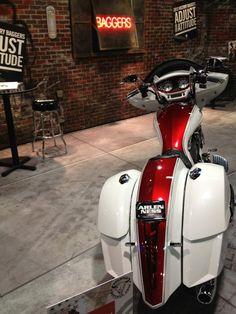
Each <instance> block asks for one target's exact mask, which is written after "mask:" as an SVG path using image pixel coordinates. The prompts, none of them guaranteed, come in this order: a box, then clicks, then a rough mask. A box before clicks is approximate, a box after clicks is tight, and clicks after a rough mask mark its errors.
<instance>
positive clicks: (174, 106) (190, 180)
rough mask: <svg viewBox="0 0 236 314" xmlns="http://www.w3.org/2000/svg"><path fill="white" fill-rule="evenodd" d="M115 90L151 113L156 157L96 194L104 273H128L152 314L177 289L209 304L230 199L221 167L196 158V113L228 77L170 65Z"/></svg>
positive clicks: (199, 148)
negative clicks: (129, 86) (125, 91)
mask: <svg viewBox="0 0 236 314" xmlns="http://www.w3.org/2000/svg"><path fill="white" fill-rule="evenodd" d="M122 83H133V84H136V88H135V89H134V90H133V91H131V92H130V93H129V94H128V96H127V100H128V102H129V103H130V104H132V105H133V106H135V107H138V108H141V109H146V110H147V111H156V115H155V117H154V127H155V129H156V131H157V135H158V137H159V141H160V143H161V154H160V155H157V156H155V157H153V158H151V159H150V160H148V161H147V163H146V165H145V166H144V169H143V171H142V172H140V171H138V170H135V169H131V170H128V171H124V172H121V173H118V174H116V175H114V176H112V177H110V178H109V179H108V180H107V181H106V182H105V184H104V186H103V188H102V191H101V195H100V200H99V207H98V229H99V231H100V233H101V243H102V250H103V256H104V261H105V267H106V271H107V272H108V273H109V274H110V275H112V276H113V277H117V276H119V275H121V274H124V273H127V272H129V271H133V280H134V284H135V285H136V286H137V288H138V289H139V290H140V292H141V294H142V297H143V300H144V302H145V303H146V304H147V305H148V306H149V307H150V308H153V309H156V308H158V307H160V306H163V305H164V304H165V303H166V302H167V300H168V299H169V297H170V296H171V295H172V294H173V293H174V292H175V291H176V290H177V288H178V287H179V286H180V285H182V284H183V285H185V286H186V287H188V288H193V287H195V288H196V297H197V300H198V301H199V302H200V303H201V304H205V305H207V304H210V303H211V302H212V301H213V299H214V297H215V295H216V287H217V277H218V276H219V275H220V273H221V271H222V269H223V265H224V257H225V250H226V247H227V230H228V227H229V224H230V221H231V219H232V215H233V211H234V192H233V188H232V186H231V185H230V184H229V180H228V177H227V171H228V162H227V160H226V159H225V158H223V157H221V156H219V155H216V154H212V152H210V151H208V152H205V153H204V152H203V146H204V136H203V132H202V128H201V121H202V108H203V107H204V106H205V105H206V104H208V103H210V101H212V100H213V99H214V98H216V97H217V96H219V95H220V94H221V93H222V92H223V91H224V90H225V88H226V86H227V83H228V74H224V73H215V72H208V71H207V69H206V68H203V67H202V66H200V65H198V64H196V63H194V62H192V61H189V60H185V59H174V60H170V61H167V62H164V63H162V64H161V65H159V66H157V67H156V68H155V69H154V70H153V71H152V72H151V73H150V74H149V75H148V76H147V77H146V79H145V80H144V81H142V80H141V79H140V78H139V77H138V76H137V75H129V76H127V77H125V78H124V79H123V81H122Z"/></svg>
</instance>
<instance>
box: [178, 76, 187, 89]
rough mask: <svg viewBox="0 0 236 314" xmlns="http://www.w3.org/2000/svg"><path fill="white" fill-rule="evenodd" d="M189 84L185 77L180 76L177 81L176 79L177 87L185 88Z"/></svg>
mask: <svg viewBox="0 0 236 314" xmlns="http://www.w3.org/2000/svg"><path fill="white" fill-rule="evenodd" d="M188 85H189V82H188V80H187V79H186V78H184V77H183V78H180V79H179V81H178V87H179V88H180V89H184V88H187V87H188Z"/></svg>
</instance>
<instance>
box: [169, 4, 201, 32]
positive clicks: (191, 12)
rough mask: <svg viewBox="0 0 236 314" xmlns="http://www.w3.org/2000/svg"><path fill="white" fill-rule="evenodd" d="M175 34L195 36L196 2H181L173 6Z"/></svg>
mask: <svg viewBox="0 0 236 314" xmlns="http://www.w3.org/2000/svg"><path fill="white" fill-rule="evenodd" d="M173 16H174V36H175V37H178V36H182V37H183V36H184V37H186V38H188V37H193V36H194V35H195V34H196V30H197V14H196V2H188V3H186V2H185V3H181V4H179V5H178V6H177V7H174V8H173Z"/></svg>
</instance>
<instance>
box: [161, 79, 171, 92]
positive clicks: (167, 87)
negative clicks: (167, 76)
mask: <svg viewBox="0 0 236 314" xmlns="http://www.w3.org/2000/svg"><path fill="white" fill-rule="evenodd" d="M160 88H161V89H162V90H163V91H165V92H170V91H172V89H173V84H172V83H171V82H170V81H165V82H164V83H163V84H162V85H161V87H160Z"/></svg>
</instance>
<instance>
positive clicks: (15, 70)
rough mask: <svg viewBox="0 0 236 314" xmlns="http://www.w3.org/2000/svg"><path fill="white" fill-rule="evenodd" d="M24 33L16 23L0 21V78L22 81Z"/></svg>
mask: <svg viewBox="0 0 236 314" xmlns="http://www.w3.org/2000/svg"><path fill="white" fill-rule="evenodd" d="M25 42H26V34H25V32H24V30H23V29H22V28H21V27H19V26H16V25H13V24H7V23H3V22H0V74H1V76H0V78H1V80H6V81H22V79H23V65H24V57H25Z"/></svg>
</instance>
